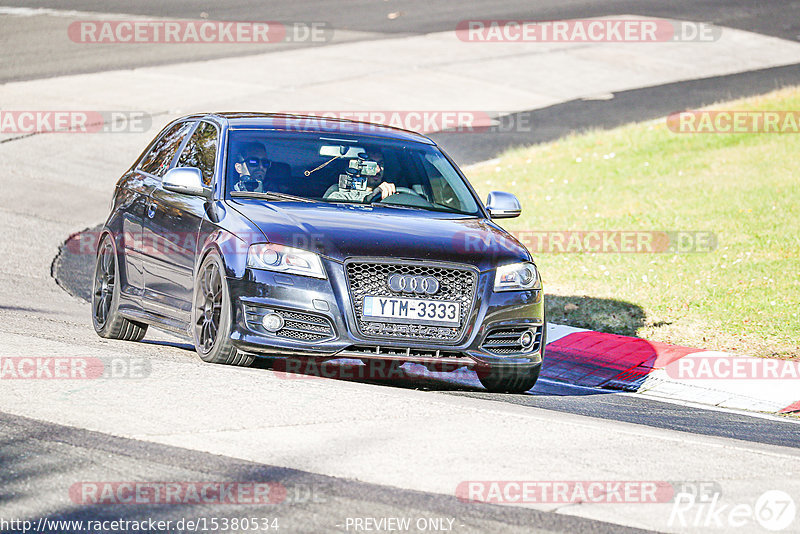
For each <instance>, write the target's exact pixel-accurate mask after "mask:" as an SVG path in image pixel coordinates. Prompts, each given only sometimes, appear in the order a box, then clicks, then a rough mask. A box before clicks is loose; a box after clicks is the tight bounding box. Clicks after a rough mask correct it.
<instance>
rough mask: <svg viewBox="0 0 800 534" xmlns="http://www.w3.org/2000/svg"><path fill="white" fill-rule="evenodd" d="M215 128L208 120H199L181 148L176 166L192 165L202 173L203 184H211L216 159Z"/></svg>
mask: <svg viewBox="0 0 800 534" xmlns="http://www.w3.org/2000/svg"><path fill="white" fill-rule="evenodd" d="M217 137H218V136H217V128H216V127H215V126H214V125H213V124H211V123H208V122H201V123H200V125H199V126H198V127H197V130H195V132H194V134H192V138H191V139H189V142H188V143H187V144H186V148H184V149H183V152H182V153H181V157H180V159H179V160H178V167H194V168H196V169H200V172H201V173H202V174H203V184H204V185H205V186H210V185H211V180H212V179H213V178H214V167H215V164H216V161H217Z"/></svg>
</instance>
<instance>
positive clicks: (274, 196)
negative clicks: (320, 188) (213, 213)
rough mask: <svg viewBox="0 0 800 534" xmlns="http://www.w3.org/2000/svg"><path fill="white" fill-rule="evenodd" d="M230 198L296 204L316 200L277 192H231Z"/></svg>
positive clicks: (314, 201)
mask: <svg viewBox="0 0 800 534" xmlns="http://www.w3.org/2000/svg"><path fill="white" fill-rule="evenodd" d="M231 196H232V197H234V198H238V197H246V198H263V199H264V200H296V201H298V202H312V203H316V202H317V201H316V200H312V199H310V198H305V197H298V196H295V195H290V194H288V193H278V192H277V191H264V192H263V193H262V192H259V191H231Z"/></svg>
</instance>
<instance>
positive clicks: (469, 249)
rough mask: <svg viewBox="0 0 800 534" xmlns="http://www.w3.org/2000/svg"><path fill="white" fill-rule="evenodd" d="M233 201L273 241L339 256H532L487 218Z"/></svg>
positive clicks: (480, 263)
mask: <svg viewBox="0 0 800 534" xmlns="http://www.w3.org/2000/svg"><path fill="white" fill-rule="evenodd" d="M228 202H229V205H230V206H231V207H232V208H234V209H235V210H236V211H238V212H239V213H241V214H242V215H243V216H245V217H247V219H249V220H250V222H251V223H252V224H254V225H255V226H257V227H258V229H259V230H261V232H262V233H263V234H264V236H265V237H266V240H267V241H268V242H270V243H277V244H281V245H286V246H290V247H297V248H302V249H306V250H311V251H314V252H317V253H319V254H322V255H323V256H327V257H329V258H331V259H333V260H337V261H344V260H345V259H347V258H349V257H392V258H398V259H410V260H425V261H449V262H457V263H467V264H471V265H474V266H476V267H478V269H480V270H482V271H483V270H487V269H490V268H493V267H494V266H495V265H498V264H502V263H510V262H513V261H526V260H528V259H530V255H529V253H528V251H527V250H526V249H525V247H523V246H522V245H521V244H520V243H519V241H517V240H516V239H515V238H514V237H513V236H511V235H510V234H508V233H507V232H505V231H504V230H502V229H501V228H500V227H499V226H497V225H496V224H494V223H493V222H492V221H490V220H487V219H482V218H476V217H468V216H462V215H456V214H451V213H441V212H433V211H425V210H419V209H408V208H398V207H391V206H380V205H375V206H364V205H357V204H344V203H343V204H332V203H331V204H327V203H326V204H321V203H308V202H290V201H281V202H266V201H264V200H261V199H243V198H237V199H235V200H230V201H228ZM253 242H256V240H255V239H254V240H253Z"/></svg>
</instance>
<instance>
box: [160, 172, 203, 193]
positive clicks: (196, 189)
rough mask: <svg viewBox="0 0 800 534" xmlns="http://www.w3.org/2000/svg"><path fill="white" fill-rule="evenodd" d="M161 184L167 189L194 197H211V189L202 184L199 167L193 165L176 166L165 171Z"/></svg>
mask: <svg viewBox="0 0 800 534" xmlns="http://www.w3.org/2000/svg"><path fill="white" fill-rule="evenodd" d="M161 185H162V186H163V187H164V189H166V190H167V191H171V192H173V193H181V194H183V195H191V196H195V197H204V198H208V199H210V198H211V194H212V193H211V189H209V188H207V187H205V186H203V175H202V173H201V172H200V169H195V168H194V167H176V168H174V169H170V170H169V171H167V174H165V175H164V178H163V180H162V181H161Z"/></svg>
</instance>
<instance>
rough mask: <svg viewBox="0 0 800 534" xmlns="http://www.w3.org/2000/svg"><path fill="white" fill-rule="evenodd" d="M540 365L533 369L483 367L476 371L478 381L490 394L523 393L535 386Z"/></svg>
mask: <svg viewBox="0 0 800 534" xmlns="http://www.w3.org/2000/svg"><path fill="white" fill-rule="evenodd" d="M541 369H542V366H541V364H539V365H537V366H535V367H523V368H516V367H501V366H496V367H484V368H479V369H477V370H476V371H477V374H478V380H480V381H481V384H483V387H485V388H486V389H488V390H489V391H491V392H492V393H525V392H526V391H528V390H530V389H531V388H533V386H534V385H536V381H537V380H538V379H539V371H541Z"/></svg>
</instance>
